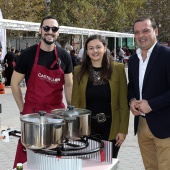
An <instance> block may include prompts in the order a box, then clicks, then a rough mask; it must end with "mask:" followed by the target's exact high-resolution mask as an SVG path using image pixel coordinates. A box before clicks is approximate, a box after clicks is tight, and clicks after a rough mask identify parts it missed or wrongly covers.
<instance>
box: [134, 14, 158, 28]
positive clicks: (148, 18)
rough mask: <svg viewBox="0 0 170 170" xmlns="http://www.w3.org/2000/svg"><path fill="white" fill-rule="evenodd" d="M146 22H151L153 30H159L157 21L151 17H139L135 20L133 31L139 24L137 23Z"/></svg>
mask: <svg viewBox="0 0 170 170" xmlns="http://www.w3.org/2000/svg"><path fill="white" fill-rule="evenodd" d="M146 20H150V21H151V25H152V28H153V29H156V28H157V25H156V22H155V20H154V19H153V18H152V17H150V16H142V17H139V18H137V19H136V20H135V22H134V23H133V30H134V25H135V24H136V23H137V22H141V21H146Z"/></svg>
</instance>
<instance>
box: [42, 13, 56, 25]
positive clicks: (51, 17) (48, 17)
mask: <svg viewBox="0 0 170 170" xmlns="http://www.w3.org/2000/svg"><path fill="white" fill-rule="evenodd" d="M46 19H55V20H56V21H57V19H56V18H55V17H53V16H46V17H44V18H43V19H42V21H41V25H40V27H41V26H42V25H43V22H44V20H46ZM57 22H58V21H57Z"/></svg>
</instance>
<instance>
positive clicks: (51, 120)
mask: <svg viewBox="0 0 170 170" xmlns="http://www.w3.org/2000/svg"><path fill="white" fill-rule="evenodd" d="M20 120H21V121H22V122H27V123H35V124H40V123H45V124H59V123H62V122H63V119H62V118H60V117H58V116H57V115H54V114H45V115H44V116H40V114H39V113H32V114H26V115H23V116H21V118H20Z"/></svg>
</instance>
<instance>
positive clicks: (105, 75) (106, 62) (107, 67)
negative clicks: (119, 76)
mask: <svg viewBox="0 0 170 170" xmlns="http://www.w3.org/2000/svg"><path fill="white" fill-rule="evenodd" d="M95 39H98V40H99V41H100V42H102V44H103V45H104V46H106V42H105V40H104V39H103V38H102V37H101V36H100V35H92V36H90V37H89V38H88V39H87V40H86V42H85V46H84V54H83V61H82V64H81V66H80V71H79V73H78V77H77V78H78V83H80V81H81V80H82V77H83V76H84V75H85V74H87V75H88V76H89V79H90V80H91V81H92V82H93V72H92V71H91V70H92V68H93V66H92V63H91V59H90V57H89V55H88V54H87V45H88V43H89V42H90V41H92V40H95ZM111 64H112V61H111V59H110V57H109V56H107V50H106V52H105V53H104V55H103V59H102V70H101V79H102V80H103V81H104V82H105V81H108V80H109V79H110V78H111V74H112V65H111Z"/></svg>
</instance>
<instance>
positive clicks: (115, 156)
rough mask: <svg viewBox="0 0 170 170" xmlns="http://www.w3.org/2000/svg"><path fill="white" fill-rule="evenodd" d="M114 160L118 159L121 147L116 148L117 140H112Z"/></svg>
mask: <svg viewBox="0 0 170 170" xmlns="http://www.w3.org/2000/svg"><path fill="white" fill-rule="evenodd" d="M111 142H112V158H117V156H118V152H119V149H120V147H117V146H115V144H116V139H114V140H112V141H111Z"/></svg>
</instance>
